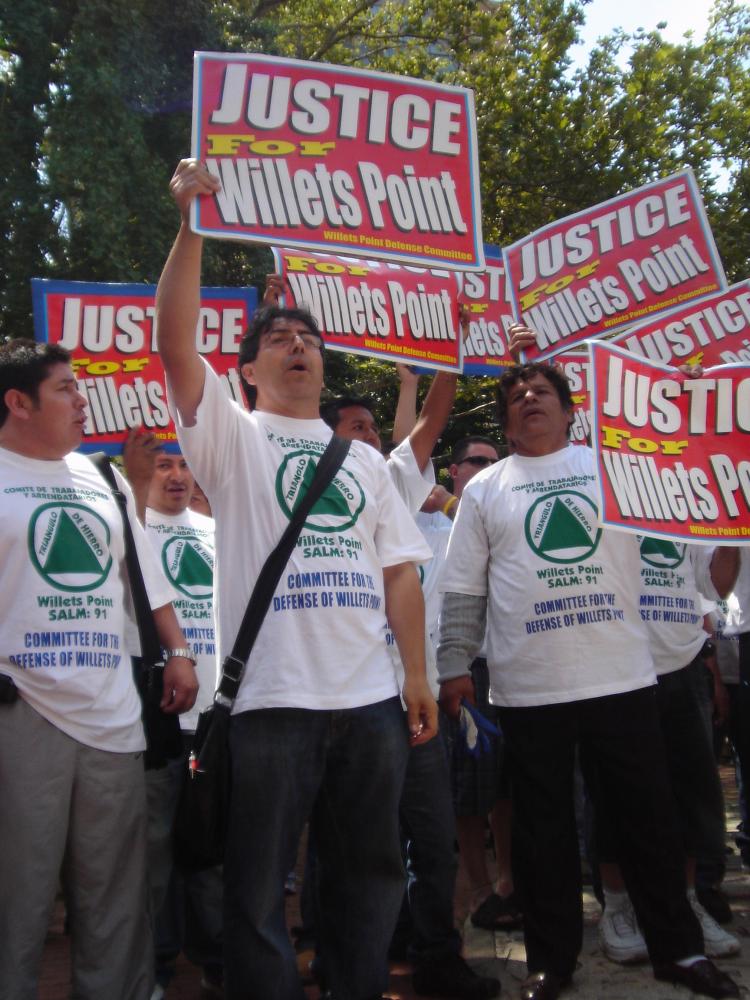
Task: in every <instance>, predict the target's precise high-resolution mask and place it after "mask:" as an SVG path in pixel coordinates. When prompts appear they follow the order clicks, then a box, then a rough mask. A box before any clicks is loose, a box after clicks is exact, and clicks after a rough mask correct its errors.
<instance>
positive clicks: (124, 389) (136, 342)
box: [31, 278, 257, 454]
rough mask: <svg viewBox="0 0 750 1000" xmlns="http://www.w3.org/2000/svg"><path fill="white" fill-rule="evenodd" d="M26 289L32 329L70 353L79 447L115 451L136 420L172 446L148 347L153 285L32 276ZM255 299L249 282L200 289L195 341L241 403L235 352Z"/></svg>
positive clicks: (161, 380)
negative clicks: (82, 414) (83, 410)
mask: <svg viewBox="0 0 750 1000" xmlns="http://www.w3.org/2000/svg"><path fill="white" fill-rule="evenodd" d="M31 289H32V299H33V304H34V336H35V337H36V339H37V340H38V341H48V342H50V343H54V344H57V343H59V344H61V345H62V346H63V347H65V348H66V349H67V350H69V351H70V352H71V354H72V355H73V368H74V369H75V372H76V375H77V378H78V387H79V389H80V390H81V392H82V393H83V394H84V396H85V397H86V401H87V404H88V406H87V419H86V425H85V427H84V434H83V443H82V445H81V450H82V451H99V450H105V451H107V452H109V453H110V454H119V453H120V451H121V450H122V443H123V439H124V437H125V433H126V431H128V430H129V429H130V428H132V427H138V426H141V425H142V426H143V427H145V428H146V429H147V430H151V431H153V432H154V433H155V434H156V436H157V438H159V439H160V440H162V441H163V442H164V445H165V447H166V448H169V447H170V446H172V447H176V441H177V435H176V433H175V429H174V424H173V422H172V419H171V417H170V415H169V411H168V408H167V391H166V385H165V377H164V369H163V367H162V364H161V359H160V358H159V355H158V354H157V352H156V320H155V314H156V309H155V305H154V299H155V296H156V286H155V285H127V284H123V285H120V284H104V283H97V282H80V281H44V280H41V279H39V278H33V279H32V282H31ZM256 304H257V292H256V291H255V289H254V288H244V289H231V288H203V289H201V308H200V318H199V320H198V327H197V329H196V332H195V337H196V346H197V348H198V351H199V352H200V353H201V354H202V355H203V356H204V357H205V358H206V360H207V361H209V362H210V363H211V365H212V367H213V368H214V369H215V370H216V372H217V373H218V374H219V375H220V376H221V378H222V381H223V383H224V385H225V387H226V390H227V392H228V393H229V395H230V396H231V397H232V398H233V399H234V400H235V401H236V402H238V403H239V404H240V405H242V406H244V405H245V399H244V395H243V392H242V387H241V383H240V378H239V373H238V371H237V354H238V351H239V342H240V339H241V338H242V335H243V333H244V332H245V330H246V328H247V325H248V320H249V318H250V316H251V315H252V313H253V312H254V310H255V306H256Z"/></svg>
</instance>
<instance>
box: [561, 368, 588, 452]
mask: <svg viewBox="0 0 750 1000" xmlns="http://www.w3.org/2000/svg"><path fill="white" fill-rule="evenodd" d="M553 361H554V362H555V363H556V364H558V365H560V366H561V368H562V370H563V371H564V372H565V376H566V378H567V380H568V383H569V385H570V394H571V395H572V397H573V423H572V424H571V425H570V440H571V443H572V444H589V443H590V441H591V361H590V359H589V355H588V351H563V352H562V353H560V354H556V355H555V357H554V358H553Z"/></svg>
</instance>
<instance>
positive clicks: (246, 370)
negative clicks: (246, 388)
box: [240, 361, 257, 385]
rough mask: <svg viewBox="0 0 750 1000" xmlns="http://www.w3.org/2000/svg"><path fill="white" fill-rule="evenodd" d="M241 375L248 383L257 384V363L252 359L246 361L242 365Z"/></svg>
mask: <svg viewBox="0 0 750 1000" xmlns="http://www.w3.org/2000/svg"><path fill="white" fill-rule="evenodd" d="M240 375H241V376H242V377H243V378H244V380H245V381H246V382H247V384H248V385H257V382H256V381H255V365H254V364H253V363H252V361H246V362H245V363H244V365H241V366H240Z"/></svg>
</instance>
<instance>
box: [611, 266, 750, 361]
mask: <svg viewBox="0 0 750 1000" xmlns="http://www.w3.org/2000/svg"><path fill="white" fill-rule="evenodd" d="M610 343H613V344H619V345H620V346H621V347H624V348H626V349H627V350H628V351H632V352H633V353H634V354H640V355H641V356H642V357H645V358H649V359H650V360H651V361H659V362H661V364H664V365H682V364H691V365H703V367H704V368H705V367H708V365H721V364H737V363H744V362H750V281H741V282H739V284H736V285H731V286H730V287H729V288H727V289H726V291H721V292H716V293H715V294H714V295H707V296H705V298H700V299H698V300H697V301H695V302H688V303H686V304H684V305H681V306H677V307H676V308H675V309H670V310H669V311H668V312H666V313H663V314H662V315H660V316H659V317H657V318H655V319H649V320H646V321H645V322H643V323H638V324H636V325H635V326H631V327H629V328H628V329H627V330H626V331H625V332H624V333H621V334H618V336H616V337H612V340H611V341H610Z"/></svg>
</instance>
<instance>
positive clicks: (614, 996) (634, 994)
mask: <svg viewBox="0 0 750 1000" xmlns="http://www.w3.org/2000/svg"><path fill="white" fill-rule="evenodd" d="M722 778H723V781H724V787H725V791H726V795H727V829H728V830H729V831H732V830H734V828H735V827H736V824H737V816H736V795H735V792H734V780H733V775H732V772H731V770H730V769H729V768H728V767H724V768H722ZM727 843H728V845H729V846H732V840H731V836H728V840H727ZM728 866H729V871H728V873H727V877H726V879H725V882H724V889H725V891H726V893H727V895H728V896H729V898H730V902H731V906H732V911H733V914H734V919H733V922H732V924H730V925H729V927H728V929H729V930H731V931H732V932H733V933H734V934H736V935H737V936H738V937H739V938H740V940H741V942H742V945H743V947H742V953H741V954H740V955H738V956H737V957H736V958H731V959H726V960H724V961H722V962H721V963H720V964H721V967H722V968H723V969H724V970H725V971H726V972H728V973H729V974H730V975H731V976H733V977H734V979H735V980H736V981H737V982H738V983H739V984H740V986H741V987H742V996H743V998H750V940H749V939H750V874H746V873H744V872H743V871H742V870H741V867H740V862H739V856H738V855H737V854H736V853H732V854H731V855H729V856H728ZM466 895H467V894H466V890H465V886H464V885H463V883H462V881H461V879H460V878H459V885H458V891H457V897H456V911H457V920H458V922H459V923H461V924H463V927H464V954H465V956H466V958H467V960H468V961H469V962H470V963H471V964H472V965H473V966H474V967H475V968H476V969H477V971H481V972H483V973H485V974H487V975H495V976H497V977H498V978H499V979H500V981H501V982H502V986H503V995H504V996H506V997H511V998H514V997H517V996H518V983H519V982H520V981H521V979H522V978H523V977H524V975H525V955H524V947H523V937H522V934H521V932H514V933H512V934H500V933H497V934H492V933H490V932H488V931H480V930H477V929H475V928H473V927H472V926H471V923H470V922H469V921H468V920H465V921H464V919H463V918H464V917H465V915H466ZM297 906H298V897H296V896H291V897H289V906H288V916H289V923H290V925H292V924H294V923H296V922H297V920H298V914H297ZM584 912H585V937H584V946H583V950H582V952H581V959H580V964H579V968H578V971H577V972H576V975H575V978H574V984H573V987H572V988H571V989H570V990H568V991H567V992H566V993H565V994H564V995H565V997H566V998H567V997H569V998H570V1000H688V998H689V997H691V996H692V995H693V994H691V993H690V992H689V991H688V990H686V989H683V988H681V987H677V986H671V985H668V984H665V983H657V982H656V980H654V978H653V977H652V976H651V973H650V968H649V966H647V965H646V966H639V967H633V966H631V967H628V968H625V967H623V966H617V965H613V964H612V963H611V962H609V961H608V960H607V959H606V958H604V956H603V955H602V953H601V951H600V949H599V942H598V938H597V931H596V925H597V923H598V919H599V904H598V903H597V902H596V899H595V898H594V896H593V895H592V894H591V893H586V894H585V896H584ZM307 958H308V956H300V965H301V967H303V968H304V966H305V965H306V961H307ZM68 976H69V961H68V939H67V938H66V937H65V935H64V934H63V933H62V905H61V904H60V905H59V906H58V907H57V908H56V911H55V918H54V920H53V923H52V926H51V928H50V935H49V939H48V943H47V948H46V951H45V961H44V970H43V977H42V987H41V990H40V1000H67V998H68V996H69V993H68V985H67V984H68V981H69V979H68ZM199 978H200V977H199V975H198V972H197V970H196V969H194V968H192V967H191V966H190V965H189V964H188V963H187V962H181V963H180V965H179V968H178V975H177V977H176V978H175V980H174V981H173V983H172V984H171V985H170V988H169V991H168V993H167V1000H205V997H204V996H203V995H202V994H201V991H200V986H199ZM388 996H389V997H390V998H392V1000H412V998H414V997H415V994H414V993H413V991H412V990H411V980H410V969H409V966H408V965H407V964H404V963H402V964H394V965H393V966H392V967H391V984H390V990H389V992H388ZM317 997H318V993H317V990H315V989H314V988H313V987H310V988H309V989H308V1000H317ZM101 1000H107V998H106V997H102V998H101Z"/></svg>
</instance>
